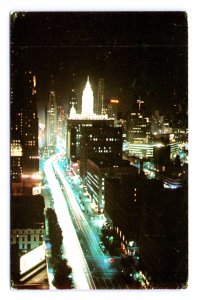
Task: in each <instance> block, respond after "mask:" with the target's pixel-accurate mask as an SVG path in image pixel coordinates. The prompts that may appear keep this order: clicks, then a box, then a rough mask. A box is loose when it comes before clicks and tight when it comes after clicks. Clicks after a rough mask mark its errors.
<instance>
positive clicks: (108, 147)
mask: <svg viewBox="0 0 198 300" xmlns="http://www.w3.org/2000/svg"><path fill="white" fill-rule="evenodd" d="M110 124H111V123H110ZM108 125H109V124H108V122H103V121H102V122H99V123H98V124H97V126H92V127H83V128H82V135H81V140H80V175H81V178H82V179H83V180H84V179H85V177H86V173H87V159H88V158H90V159H92V158H94V157H100V156H101V157H104V155H107V156H108V155H110V154H111V155H117V156H118V157H120V159H121V158H122V129H121V128H120V127H113V126H108Z"/></svg>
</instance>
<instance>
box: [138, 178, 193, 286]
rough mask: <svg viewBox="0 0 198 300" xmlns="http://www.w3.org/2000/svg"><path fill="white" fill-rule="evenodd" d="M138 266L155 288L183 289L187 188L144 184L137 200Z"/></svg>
mask: <svg viewBox="0 0 198 300" xmlns="http://www.w3.org/2000/svg"><path fill="white" fill-rule="evenodd" d="M141 201H142V203H141V217H140V220H141V221H140V237H139V250H140V266H141V268H142V269H143V270H144V271H145V272H146V273H147V275H148V276H149V278H150V279H151V283H152V285H153V287H155V288H185V287H186V286H187V279H188V278H187V277H188V261H187V260H188V240H187V239H188V238H187V236H188V234H187V232H188V220H187V211H188V209H187V188H186V186H185V187H184V188H181V189H175V190H171V189H164V188H163V187H162V185H161V182H160V181H156V180H152V181H147V182H145V183H144V186H143V189H142V196H141Z"/></svg>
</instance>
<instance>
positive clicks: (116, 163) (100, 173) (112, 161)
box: [86, 154, 133, 212]
mask: <svg viewBox="0 0 198 300" xmlns="http://www.w3.org/2000/svg"><path fill="white" fill-rule="evenodd" d="M132 172H133V168H132V167H131V166H130V163H129V161H127V160H123V159H121V158H120V157H119V156H117V155H115V156H113V155H111V154H110V155H107V154H106V155H103V156H102V155H99V156H98V157H94V158H92V159H88V160H87V176H86V184H87V189H88V192H89V194H90V195H91V198H92V201H93V202H94V203H95V206H96V207H97V208H98V211H99V212H100V211H101V210H102V211H103V209H104V206H105V179H106V178H120V177H121V176H122V175H129V174H131V173H132Z"/></svg>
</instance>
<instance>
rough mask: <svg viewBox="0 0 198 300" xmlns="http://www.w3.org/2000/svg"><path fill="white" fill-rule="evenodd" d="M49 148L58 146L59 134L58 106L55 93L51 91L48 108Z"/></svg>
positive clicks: (47, 132) (47, 130)
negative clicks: (57, 138) (57, 137)
mask: <svg viewBox="0 0 198 300" xmlns="http://www.w3.org/2000/svg"><path fill="white" fill-rule="evenodd" d="M46 123H47V128H46V134H47V147H53V146H55V145H56V134H57V104H56V96H55V92H54V91H50V95H49V102H48V106H47V122H46Z"/></svg>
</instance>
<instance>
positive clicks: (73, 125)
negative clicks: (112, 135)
mask: <svg viewBox="0 0 198 300" xmlns="http://www.w3.org/2000/svg"><path fill="white" fill-rule="evenodd" d="M113 124H114V122H113V120H97V119H91V118H90V119H89V118H85V119H68V120H67V138H66V140H67V147H66V148H67V151H68V153H67V154H68V157H69V158H70V159H71V161H72V162H75V161H77V160H80V151H81V137H82V131H83V130H84V132H85V130H86V129H87V128H91V127H94V128H96V127H98V128H102V127H105V128H106V127H109V126H113ZM85 128H86V129H85Z"/></svg>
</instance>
